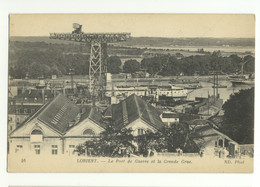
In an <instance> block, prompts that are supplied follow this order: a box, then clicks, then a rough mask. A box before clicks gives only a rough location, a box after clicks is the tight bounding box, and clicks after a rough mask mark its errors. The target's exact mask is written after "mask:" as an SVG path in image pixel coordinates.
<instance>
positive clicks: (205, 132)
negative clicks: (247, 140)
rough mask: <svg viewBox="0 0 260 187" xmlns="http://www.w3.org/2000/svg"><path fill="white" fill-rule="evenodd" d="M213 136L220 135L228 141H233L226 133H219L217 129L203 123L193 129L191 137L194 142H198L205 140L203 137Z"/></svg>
mask: <svg viewBox="0 0 260 187" xmlns="http://www.w3.org/2000/svg"><path fill="white" fill-rule="evenodd" d="M214 136H222V137H223V138H226V139H227V140H229V141H232V142H235V141H234V140H232V139H231V138H229V137H228V136H227V135H225V134H223V133H221V132H220V131H218V130H217V129H215V128H213V127H211V126H209V125H205V126H203V127H199V128H197V129H196V130H195V135H194V136H193V137H192V138H193V141H194V142H195V143H199V142H203V141H204V140H205V138H208V137H214ZM235 143H236V142H235Z"/></svg>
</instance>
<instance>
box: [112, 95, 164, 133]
mask: <svg viewBox="0 0 260 187" xmlns="http://www.w3.org/2000/svg"><path fill="white" fill-rule="evenodd" d="M138 118H140V119H142V120H143V121H145V122H146V123H148V124H149V125H151V126H152V127H154V128H155V129H160V128H162V127H163V126H164V124H163V122H162V121H161V118H160V112H159V111H158V110H157V109H156V108H154V107H153V106H152V105H151V104H149V103H147V102H146V101H144V100H143V99H142V98H141V97H139V96H137V95H135V94H132V95H130V96H129V97H127V98H126V99H125V100H123V101H121V102H120V103H119V104H116V105H112V119H113V121H114V123H115V125H116V126H117V127H118V128H123V127H126V126H127V125H128V124H130V123H132V122H133V121H135V120H136V119H138Z"/></svg>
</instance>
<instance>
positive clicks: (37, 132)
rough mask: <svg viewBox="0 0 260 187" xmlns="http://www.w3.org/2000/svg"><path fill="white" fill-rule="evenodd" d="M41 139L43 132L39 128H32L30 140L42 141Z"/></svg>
mask: <svg viewBox="0 0 260 187" xmlns="http://www.w3.org/2000/svg"><path fill="white" fill-rule="evenodd" d="M42 140H43V133H42V131H41V130H39V129H34V130H33V131H32V132H31V142H42Z"/></svg>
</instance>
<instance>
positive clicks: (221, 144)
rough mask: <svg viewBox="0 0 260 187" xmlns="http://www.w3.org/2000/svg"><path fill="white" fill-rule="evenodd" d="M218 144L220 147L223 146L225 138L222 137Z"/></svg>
mask: <svg viewBox="0 0 260 187" xmlns="http://www.w3.org/2000/svg"><path fill="white" fill-rule="evenodd" d="M218 146H219V147H223V140H222V139H220V140H219V141H218Z"/></svg>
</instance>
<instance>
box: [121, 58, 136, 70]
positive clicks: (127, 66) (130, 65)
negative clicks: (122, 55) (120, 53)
mask: <svg viewBox="0 0 260 187" xmlns="http://www.w3.org/2000/svg"><path fill="white" fill-rule="evenodd" d="M123 70H124V72H125V73H135V72H137V71H139V70H140V63H139V62H138V61H137V60H133V59H130V60H127V61H125V63H124V66H123Z"/></svg>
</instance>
